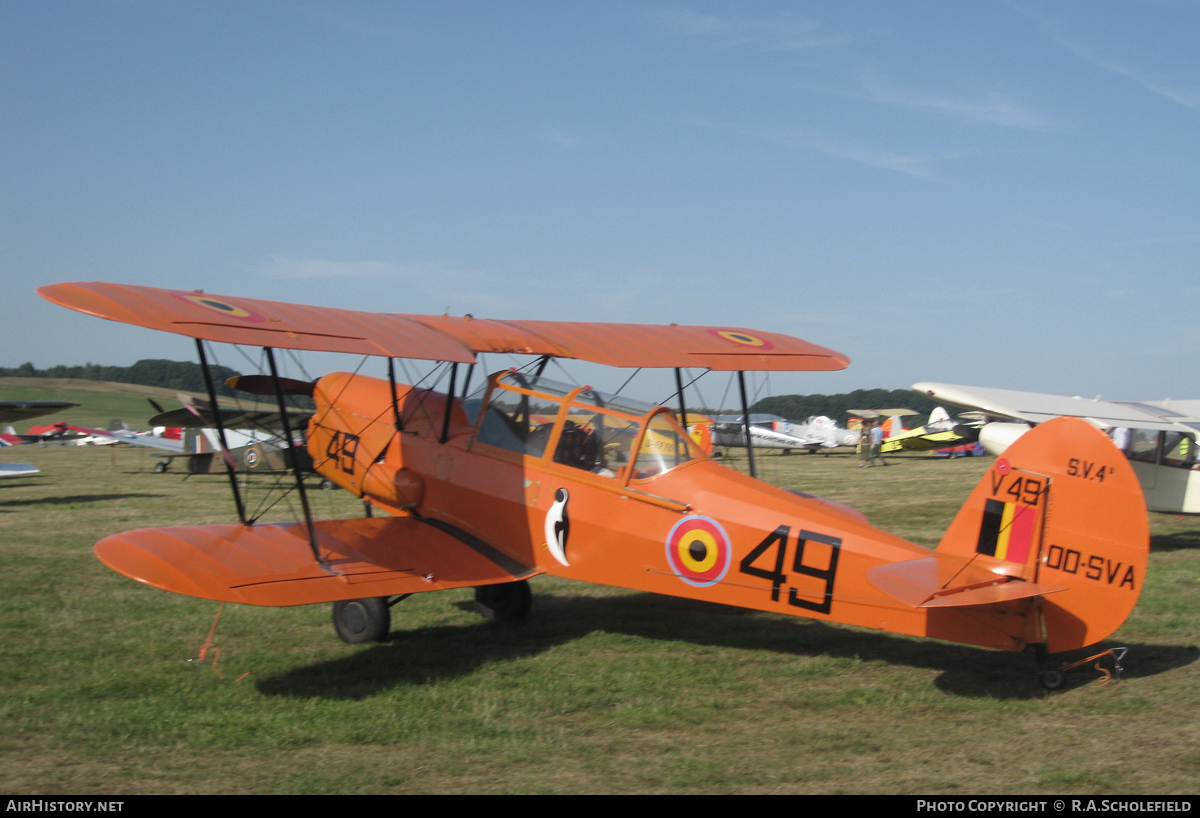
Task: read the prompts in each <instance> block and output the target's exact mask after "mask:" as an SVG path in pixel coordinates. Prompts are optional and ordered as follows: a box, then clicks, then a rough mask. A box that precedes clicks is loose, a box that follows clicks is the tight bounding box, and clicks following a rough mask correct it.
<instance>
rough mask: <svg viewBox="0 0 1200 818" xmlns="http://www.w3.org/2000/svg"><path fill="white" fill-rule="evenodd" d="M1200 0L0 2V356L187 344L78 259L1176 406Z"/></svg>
mask: <svg viewBox="0 0 1200 818" xmlns="http://www.w3.org/2000/svg"><path fill="white" fill-rule="evenodd" d="M1197 35H1200V3H1197V2H1193V1H1191V0H1145V1H1144V2H1132V0H1131V1H1129V2H1110V1H1109V0H1089V1H1088V2H1082V1H1080V2H1024V1H1023V0H1022V1H1020V2H1017V1H1014V2H1001V1H1000V0H978V1H977V2H970V3H952V2H883V1H882V0H880V2H853V0H851V1H850V2H839V3H820V2H804V1H803V0H791V1H790V2H744V3H738V2H726V3H700V2H690V3H689V2H678V3H674V2H671V3H658V2H620V1H614V2H594V3H582V2H561V1H560V2H519V0H512V1H511V2H483V0H475V2H453V1H446V0H440V1H439V2H378V3H376V2H340V3H318V2H304V1H303V0H298V1H294V2H246V1H245V0H241V1H240V2H211V1H210V0H204V2H200V1H199V0H196V1H195V2H193V1H192V0H162V1H161V2H140V1H138V0H120V2H116V1H108V0H95V1H93V0H89V1H88V2H54V0H48V2H38V3H18V2H9V3H4V4H0V106H2V107H0V110H2V111H3V114H2V115H0V189H2V190H3V191H4V193H3V195H2V196H0V271H2V275H3V280H4V283H5V297H4V299H3V306H2V308H0V321H2V322H3V327H4V330H3V332H4V339H5V343H4V345H3V354H2V355H0V365H6V366H16V365H18V364H20V363H22V362H25V361H32V362H33V363H34V364H35V365H37V366H39V367H44V366H51V365H54V364H57V363H69V364H75V363H84V362H86V361H92V362H98V363H106V364H128V363H132V362H133V361H135V360H137V359H138V358H143V357H174V358H179V359H188V360H190V359H192V358H193V357H194V352H193V348H192V346H191V344H190V342H189V341H188V340H186V339H181V338H175V337H173V336H165V335H161V334H156V333H151V332H149V331H147V330H142V329H138V328H133V327H126V326H123V325H117V324H111V323H109V322H104V321H100V320H98V319H94V318H89V317H86V316H80V315H76V314H74V313H71V312H68V311H66V310H63V309H61V308H59V307H55V306H53V305H50V304H49V303H47V302H43V301H42V300H41V299H40V298H38V297H37V296H36V295H34V293H33V290H34V289H35V288H36V287H37V286H40V285H42V284H48V283H54V282H60V281H75V280H103V281H118V282H125V283H132V284H146V285H153V286H160V287H171V288H181V289H193V288H203V289H204V290H206V291H207V292H210V293H218V294H226V295H244V296H250V297H259V298H274V299H278V300H289V301H296V302H301V303H315V304H328V305H331V306H338V307H346V308H352V309H364V310H378V311H386V312H416V313H439V314H440V313H443V312H445V311H447V310H449V311H450V312H451V313H454V314H461V313H466V312H470V313H473V314H475V315H477V316H486V317H492V318H534V319H553V320H600V321H634V322H663V323H665V322H672V321H673V322H678V323H690V324H705V325H720V326H741V327H748V328H757V329H764V330H772V331H778V332H786V333H790V334H793V335H798V336H800V337H802V338H806V339H808V340H811V341H814V342H816V343H820V344H823V345H826V346H829V347H832V348H834V349H837V350H840V351H842V352H845V353H846V354H848V355H849V356H850V357H851V358H852V359H853V363H852V364H851V366H850V367H849V369H847V370H846V371H845V372H841V373H806V374H798V375H789V376H775V377H773V379H772V382H771V385H770V390H771V391H772V392H774V393H776V394H782V393H790V392H804V393H809V392H826V393H829V392H841V391H847V390H850V389H855V388H873V387H885V388H907V387H908V386H909V385H910V384H912V383H913V382H915V381H923V380H932V381H947V382H952V383H966V384H975V385H982V386H995V387H1003V388H1013V389H1028V390H1036V391H1047V392H1055V393H1064V394H1086V395H1089V396H1090V395H1096V394H1103V395H1104V396H1105V397H1111V398H1142V399H1160V398H1165V397H1174V398H1188V397H1190V398H1196V397H1200V387H1197V386H1195V385H1194V384H1193V383H1192V382H1190V381H1188V380H1187V379H1186V372H1187V368H1188V367H1189V366H1193V365H1195V362H1196V360H1197V357H1198V355H1200V277H1198V276H1197V263H1196V262H1197V258H1198V256H1200V178H1198V177H1200V160H1198V150H1197V149H1198V148H1200V128H1198V125H1200V56H1198V54H1200V52H1198V51H1197V49H1196V46H1195V43H1196V40H1197Z"/></svg>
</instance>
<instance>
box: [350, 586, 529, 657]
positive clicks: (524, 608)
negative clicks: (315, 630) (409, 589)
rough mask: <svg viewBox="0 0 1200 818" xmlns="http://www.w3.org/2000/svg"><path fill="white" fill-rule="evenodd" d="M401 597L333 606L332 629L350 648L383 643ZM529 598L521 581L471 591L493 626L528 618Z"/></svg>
mask: <svg viewBox="0 0 1200 818" xmlns="http://www.w3.org/2000/svg"><path fill="white" fill-rule="evenodd" d="M410 596H412V595H411V594H404V595H402V596H398V597H396V598H394V599H391V600H389V599H388V597H386V596H377V597H368V598H367V599H346V600H342V601H341V602H335V603H333V629H334V630H335V631H337V635H338V637H339V638H340V639H341V640H342V641H343V642H347V643H349V644H351V645H361V644H364V643H366V642H385V641H387V638H388V634H389V633H390V632H391V628H392V611H391V609H392V606H393V605H395V604H396V603H397V602H400V601H402V600H405V599H408V597H410ZM532 606H533V595H532V594H531V593H530V591H529V583H528V582H526V581H525V580H520V581H518V582H504V583H501V584H499V585H484V586H482V587H480V588H476V589H475V610H476V611H478V612H479V615H480V616H482V617H484V618H485V619H490V620H492V621H494V622H521V621H522V620H524V619H525V617H527V616H529V609H530V608H531V607H532Z"/></svg>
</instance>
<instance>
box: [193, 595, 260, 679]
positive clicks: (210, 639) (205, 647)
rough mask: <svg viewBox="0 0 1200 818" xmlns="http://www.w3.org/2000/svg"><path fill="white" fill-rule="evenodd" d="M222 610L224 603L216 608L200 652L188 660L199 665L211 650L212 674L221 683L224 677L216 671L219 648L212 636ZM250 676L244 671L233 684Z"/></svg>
mask: <svg viewBox="0 0 1200 818" xmlns="http://www.w3.org/2000/svg"><path fill="white" fill-rule="evenodd" d="M224 610H225V603H224V602H222V603H221V606H220V607H219V608H217V616H216V618H215V619H213V623H212V627H211V628H209V631H208V639H206V640H205V642H204V644H203V645H201V646H200V652H199V653H198V654H196V658H195V659H188V662H189V663H194V664H200V663H202V662H204V660H205V659H207V658H208V649H209V648H212V649H213V663H212V672H213V673H215V674H217V678H218V679H220V680H221V681H225V677H224V676H222V675H221V671H219V670H217V662H218V661H220V659H221V649H220V648H219V647H217V644H216V643H215V642H213V636H214V635H215V634H216V632H217V623H218V622H220V621H221V614H222V612H224ZM250 675H251V672H250V671H246V672H245V673H243V674H242V675H241V676H238V677H237V678H236V679H234V680H233V683H234V684H237V683H238V682H240V681H241V680H242V679H245V678H246V677H247V676H250Z"/></svg>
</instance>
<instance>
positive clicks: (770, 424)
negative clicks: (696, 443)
mask: <svg viewBox="0 0 1200 818" xmlns="http://www.w3.org/2000/svg"><path fill="white" fill-rule="evenodd" d="M745 428H746V427H745V425H744V424H743V422H742V419H741V418H740V417H739V416H737V415H719V416H718V417H717V418H716V419H715V421H714V423H713V444H714V445H716V446H726V447H741V448H745V446H746V438H745V433H744V431H743V430H744V429H745ZM860 436H861V433H860V432H858V431H857V430H852V429H843V428H842V427H841V426H838V425H837V422H836V421H834V420H831V419H830V418H827V417H825V416H823V415H816V416H813V417H810V418H808V419H807V420H805V421H804V422H802V423H801V422H799V421H790V420H785V419H784V418H781V417H779V416H778V415H750V439H751V442H752V445H753V446H754V448H756V449H782V450H783V451H784V452H785V453H787V452H790V451H793V450H801V449H803V450H807V451H809V452H815V451H817V450H818V449H833V448H836V447H838V446H855V445H857V444H858V440H859V437H860Z"/></svg>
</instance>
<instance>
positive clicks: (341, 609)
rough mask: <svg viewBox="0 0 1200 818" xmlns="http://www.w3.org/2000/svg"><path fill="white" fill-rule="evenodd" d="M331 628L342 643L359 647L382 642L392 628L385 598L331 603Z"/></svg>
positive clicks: (389, 610)
mask: <svg viewBox="0 0 1200 818" xmlns="http://www.w3.org/2000/svg"><path fill="white" fill-rule="evenodd" d="M333 628H334V630H336V631H337V635H338V637H339V638H340V639H341V640H342V641H343V642H349V643H350V644H351V645H360V644H362V643H364V642H383V641H384V640H386V639H387V636H388V632H389V631H390V630H391V628H392V611H391V609H390V608H388V604H387V597H385V596H377V597H370V598H368V599H348V600H343V601H341V602H335V603H333Z"/></svg>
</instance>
